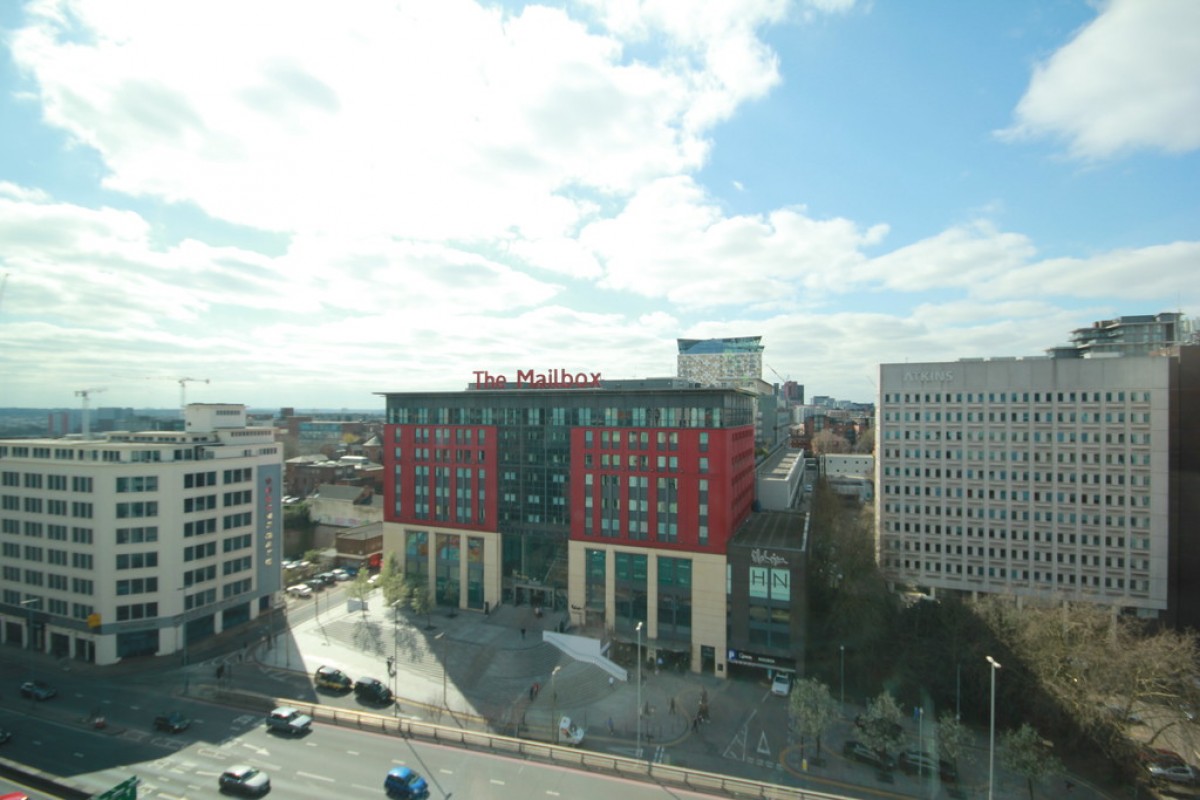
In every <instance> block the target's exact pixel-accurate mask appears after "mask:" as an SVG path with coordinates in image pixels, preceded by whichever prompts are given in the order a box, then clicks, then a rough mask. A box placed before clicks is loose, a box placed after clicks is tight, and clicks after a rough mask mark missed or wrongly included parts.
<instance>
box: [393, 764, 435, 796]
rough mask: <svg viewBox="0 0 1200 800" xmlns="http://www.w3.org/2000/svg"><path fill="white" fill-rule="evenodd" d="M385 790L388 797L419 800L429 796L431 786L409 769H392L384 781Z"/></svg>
mask: <svg viewBox="0 0 1200 800" xmlns="http://www.w3.org/2000/svg"><path fill="white" fill-rule="evenodd" d="M383 789H384V791H386V792H387V794H388V797H398V798H402V800H409V798H412V800H418V799H419V798H422V797H428V796H429V784H428V783H427V782H426V780H425V779H424V778H422V777H421V776H420V775H418V774H417V773H416V772H414V771H413V770H412V769H410V768H409V767H392V768H391V769H390V770H388V774H387V777H385V778H384V779H383Z"/></svg>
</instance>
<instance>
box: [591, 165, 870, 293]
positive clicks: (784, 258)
mask: <svg viewBox="0 0 1200 800" xmlns="http://www.w3.org/2000/svg"><path fill="white" fill-rule="evenodd" d="M885 233H886V227H883V226H876V227H875V228H871V229H869V230H866V231H863V230H861V229H860V228H859V227H858V226H857V225H855V224H854V223H852V222H850V221H849V220H845V219H832V220H814V219H812V218H811V217H808V216H807V215H806V214H805V213H804V210H803V209H780V210H777V211H774V212H771V213H770V214H767V215H755V216H748V215H742V216H734V217H727V216H725V215H724V214H723V213H722V212H721V210H720V209H719V208H718V207H717V206H716V204H715V203H714V202H713V201H712V200H711V199H710V198H709V197H708V196H707V195H706V194H705V192H704V191H703V190H702V189H701V188H700V187H699V186H697V185H696V184H695V183H694V182H693V181H692V180H691V179H689V178H683V177H678V178H670V179H663V180H659V181H656V182H655V183H653V184H651V185H650V186H647V187H646V188H645V189H643V190H641V191H640V192H639V193H638V194H637V195H636V196H635V197H634V198H633V199H632V200H631V201H630V202H629V204H628V205H627V206H626V207H625V209H624V210H623V211H622V212H621V213H620V214H618V215H617V216H616V217H613V218H611V219H605V220H600V221H598V222H594V223H592V224H590V225H588V226H587V227H585V228H584V230H583V232H582V233H581V235H580V241H581V242H583V244H584V245H586V246H587V247H589V248H590V249H591V250H593V251H594V252H595V253H596V254H597V256H598V258H599V259H600V261H601V263H602V264H603V267H604V277H603V279H602V280H601V281H600V285H601V286H603V287H605V288H609V289H616V290H621V291H628V292H632V293H635V294H639V295H643V296H645V297H661V298H664V299H666V300H668V301H670V302H672V303H674V304H677V305H680V306H683V307H685V308H690V309H699V308H714V307H718V306H723V305H750V306H752V307H756V308H761V309H766V308H771V307H778V306H781V305H783V306H795V305H796V304H799V303H803V302H808V301H809V298H808V297H807V293H808V292H819V291H826V290H830V289H832V288H835V287H836V286H837V285H838V282H839V281H840V280H841V279H842V277H841V276H842V274H843V270H845V269H847V268H849V267H851V266H854V265H856V264H858V263H860V262H861V261H862V260H863V256H862V255H861V254H860V252H859V250H860V248H862V247H865V246H867V245H870V244H874V243H877V242H878V241H880V240H881V239H882V237H883V235H884V234H885Z"/></svg>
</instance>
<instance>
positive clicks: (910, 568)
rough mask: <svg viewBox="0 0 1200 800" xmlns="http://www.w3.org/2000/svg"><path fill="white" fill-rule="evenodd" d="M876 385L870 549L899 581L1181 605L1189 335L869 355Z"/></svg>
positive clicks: (1189, 438)
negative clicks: (978, 354) (1097, 354)
mask: <svg viewBox="0 0 1200 800" xmlns="http://www.w3.org/2000/svg"><path fill="white" fill-rule="evenodd" d="M879 387H880V395H879V404H878V412H877V425H878V434H877V435H878V440H877V447H876V455H877V465H876V520H877V535H878V538H879V562H880V565H881V568H882V569H883V571H884V572H885V573H886V574H887V575H888V576H889V577H890V578H891V579H892V580H893V581H895V582H896V583H897V584H898V585H911V586H915V587H918V588H920V589H922V590H926V591H929V592H932V593H935V594H936V593H944V592H962V593H967V594H973V593H1000V594H1007V595H1014V596H1018V597H1020V596H1026V597H1050V598H1057V599H1082V600H1088V601H1092V602H1098V603H1103V604H1108V605H1112V606H1116V607H1118V608H1120V609H1122V610H1125V611H1132V612H1136V613H1139V614H1141V615H1143V616H1148V617H1159V616H1161V617H1163V618H1166V619H1171V620H1179V619H1181V618H1183V617H1188V616H1194V614H1195V613H1196V608H1197V605H1196V602H1195V600H1194V599H1193V598H1192V597H1191V594H1190V592H1191V590H1190V588H1189V586H1190V584H1189V582H1187V581H1181V580H1180V579H1179V576H1180V575H1182V574H1185V573H1183V572H1181V569H1182V568H1183V565H1185V564H1187V563H1188V561H1187V559H1188V558H1189V557H1188V556H1187V552H1189V551H1191V550H1194V548H1187V547H1182V546H1181V545H1182V543H1184V542H1185V541H1186V540H1187V539H1188V538H1190V536H1191V535H1192V532H1193V531H1194V530H1196V526H1197V523H1198V522H1200V514H1198V513H1197V511H1198V509H1197V502H1196V501H1195V500H1194V499H1192V498H1194V497H1195V489H1196V488H1197V487H1196V486H1195V483H1196V469H1195V464H1196V456H1195V455H1194V454H1195V452H1196V449H1197V448H1196V444H1197V434H1196V429H1197V427H1196V423H1195V422H1194V420H1196V419H1197V412H1200V394H1198V391H1197V390H1198V389H1200V348H1196V347H1182V348H1176V349H1175V350H1174V351H1172V352H1171V353H1169V354H1163V355H1160V356H1128V357H1121V358H1078V359H1077V358H1025V359H1000V358H994V359H990V360H964V361H957V362H940V363H920V364H915V363H905V364H883V365H881V366H880V378H879ZM1189 420H1193V421H1189ZM1189 485H1190V486H1191V490H1190V492H1189V491H1188V489H1187V487H1188V486H1189ZM1191 558H1192V560H1193V561H1194V560H1195V557H1191ZM1193 624H1194V623H1193Z"/></svg>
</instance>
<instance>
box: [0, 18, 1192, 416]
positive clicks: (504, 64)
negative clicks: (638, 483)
mask: <svg viewBox="0 0 1200 800" xmlns="http://www.w3.org/2000/svg"><path fill="white" fill-rule="evenodd" d="M338 14H339V15H338V16H331V15H330V13H329V12H328V9H327V8H325V7H323V6H320V5H319V4H297V3H294V2H287V1H286V0H275V1H273V2H272V1H269V0H262V1H261V2H256V3H253V4H246V3H242V2H234V0H209V2H203V3H200V2H185V1H183V0H179V1H178V2H164V1H163V0H103V1H101V0H40V1H39V2H29V3H24V4H16V3H10V4H4V5H2V6H0V46H2V48H3V53H2V56H3V57H2V58H0V273H3V274H6V275H7V280H6V283H5V288H4V294H3V298H2V299H0V406H34V407H61V406H74V405H77V404H78V399H77V398H76V397H75V396H74V393H75V391H77V390H80V389H85V388H99V387H104V388H105V390H106V393H105V394H104V395H102V396H99V397H97V398H95V399H94V400H93V404H99V405H119V406H133V407H136V408H144V407H169V406H171V405H174V404H175V403H177V402H178V396H179V390H178V384H177V381H178V379H179V378H181V377H185V376H186V377H199V378H207V379H209V381H210V382H209V383H208V384H201V383H196V384H191V385H190V386H189V395H188V399H189V400H194V401H212V402H241V403H247V404H249V405H252V406H265V407H273V406H282V405H291V406H297V407H301V408H311V407H328V408H372V407H378V406H379V405H380V402H379V401H380V399H379V398H378V397H376V395H375V393H376V392H384V391H403V390H408V389H413V390H416V389H446V390H457V389H460V388H462V387H463V386H465V385H466V383H467V382H468V381H469V380H470V379H471V376H472V373H473V371H475V370H480V369H483V370H488V371H490V372H492V373H506V374H513V373H515V372H516V371H517V370H520V369H530V368H533V369H539V370H540V369H547V368H563V369H569V370H571V371H588V372H595V371H599V372H602V373H603V374H604V375H605V376H607V377H647V376H661V375H669V374H673V372H674V370H675V355H676V346H675V340H676V339H678V338H697V337H707V336H747V335H761V336H762V337H763V342H764V344H765V346H766V350H765V353H764V360H765V362H766V364H767V365H768V367H769V369H768V370H766V374H765V375H764V377H765V378H767V379H769V380H774V379H776V377H777V376H784V377H786V378H790V379H792V380H796V381H798V382H801V383H803V384H805V386H806V387H807V390H808V393H809V394H810V395H813V394H825V395H833V396H835V397H840V398H844V399H851V400H860V401H869V400H872V399H874V393H875V385H874V375H875V373H876V367H877V365H878V364H879V363H881V362H885V363H886V362H901V361H906V360H908V361H937V360H953V359H957V358H963V357H982V356H1026V355H1040V354H1041V353H1042V351H1043V350H1044V349H1045V348H1047V347H1050V346H1052V345H1055V344H1059V343H1062V342H1064V341H1066V339H1067V337H1068V333H1069V331H1071V330H1072V329H1074V328H1077V327H1083V326H1086V325H1088V324H1090V323H1091V322H1092V321H1093V320H1098V319H1106V318H1110V317H1115V316H1119V315H1123V314H1142V313H1156V312H1160V311H1174V310H1181V311H1183V312H1184V313H1185V314H1188V315H1189V316H1195V315H1197V314H1200V312H1198V311H1197V308H1198V307H1200V280H1197V277H1196V276H1197V274H1200V230H1198V228H1200V168H1198V167H1200V161H1198V155H1197V149H1198V148H1200V4H1198V3H1195V2H1192V0H1113V1H1112V2H1075V1H1073V0H1049V1H1048V0H1036V1H1035V0H1005V2H978V3H957V2H928V1H921V0H918V2H900V1H899V0H892V1H890V2H889V1H887V0H872V2H858V1H856V0H792V1H791V2H788V1H787V0H710V2H706V3H704V4H701V5H696V4H691V3H679V2H677V1H675V0H612V2H601V0H578V2H565V3H546V4H523V3H515V2H508V3H504V4H493V3H485V4H480V3H476V2H471V0H439V2H432V0H431V1H430V2H425V3H413V4H402V5H401V6H400V7H399V8H397V7H396V4H394V3H387V2H375V1H374V0H356V2H351V3H348V4H344V5H342V6H339V7H338ZM230 19H238V20H239V21H240V23H239V24H238V25H237V26H230V25H229V20H230Z"/></svg>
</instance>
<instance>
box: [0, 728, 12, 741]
mask: <svg viewBox="0 0 1200 800" xmlns="http://www.w3.org/2000/svg"><path fill="white" fill-rule="evenodd" d="M11 738H12V731H10V730H8V729H7V728H0V744H4V743H5V742H7V741H8V740H9V739H11Z"/></svg>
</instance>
